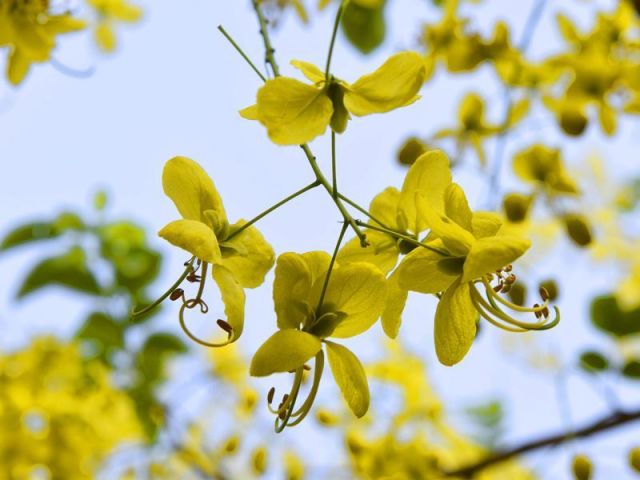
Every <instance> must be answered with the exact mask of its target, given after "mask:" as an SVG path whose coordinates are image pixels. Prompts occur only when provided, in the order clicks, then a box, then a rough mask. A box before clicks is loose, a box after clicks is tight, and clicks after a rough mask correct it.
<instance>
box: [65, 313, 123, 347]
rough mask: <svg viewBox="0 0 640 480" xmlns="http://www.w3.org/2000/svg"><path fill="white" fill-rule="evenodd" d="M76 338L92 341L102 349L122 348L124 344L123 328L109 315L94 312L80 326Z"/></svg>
mask: <svg viewBox="0 0 640 480" xmlns="http://www.w3.org/2000/svg"><path fill="white" fill-rule="evenodd" d="M76 338H79V339H81V340H91V341H94V342H96V343H98V344H99V345H100V346H101V347H102V350H106V349H109V348H122V347H123V346H124V328H123V326H122V324H120V323H118V322H116V321H115V320H114V319H113V317H111V316H110V315H107V314H106V313H102V312H94V313H92V314H91V315H89V317H88V318H87V319H86V320H85V322H84V324H83V325H82V327H80V329H79V330H78V332H77V333H76Z"/></svg>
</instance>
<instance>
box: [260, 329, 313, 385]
mask: <svg viewBox="0 0 640 480" xmlns="http://www.w3.org/2000/svg"><path fill="white" fill-rule="evenodd" d="M320 348H322V343H321V342H320V339H319V338H316V337H314V336H313V335H311V334H309V333H306V332H301V331H300V330H294V329H292V328H287V329H285V330H280V331H278V332H276V333H274V334H273V335H272V336H271V337H269V338H268V339H267V341H266V342H264V343H263V344H262V345H261V346H260V348H259V349H258V351H257V352H256V353H255V355H254V356H253V359H252V360H251V369H250V373H251V375H252V376H254V377H266V376H267V375H271V374H272V373H278V372H289V371H291V370H295V369H296V368H299V367H301V366H302V365H304V363H305V362H306V361H307V360H309V359H310V358H312V357H314V356H315V354H316V353H318V352H319V351H320Z"/></svg>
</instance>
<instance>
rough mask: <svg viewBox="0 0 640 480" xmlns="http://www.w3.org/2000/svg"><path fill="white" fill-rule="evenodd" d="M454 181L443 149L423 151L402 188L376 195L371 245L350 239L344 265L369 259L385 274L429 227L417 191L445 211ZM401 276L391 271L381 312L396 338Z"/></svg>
mask: <svg viewBox="0 0 640 480" xmlns="http://www.w3.org/2000/svg"><path fill="white" fill-rule="evenodd" d="M450 184H451V169H450V166H449V159H448V158H447V156H446V154H445V153H444V152H442V151H440V150H432V151H429V152H426V153H424V154H423V155H421V156H420V157H419V158H418V159H417V160H416V161H415V162H414V164H413V165H412V166H411V168H410V169H409V171H408V172H407V175H406V177H405V180H404V183H403V185H402V189H401V190H400V191H398V190H397V189H396V188H394V187H389V188H387V189H386V190H385V191H383V192H382V193H380V194H379V195H377V196H376V197H375V198H374V199H373V201H372V202H371V205H370V210H369V213H370V214H371V220H370V221H369V225H370V227H371V228H369V229H367V230H366V233H367V239H368V241H369V243H370V246H369V247H367V248H362V247H361V245H360V242H359V241H358V239H357V238H355V239H352V240H351V241H349V242H347V243H346V244H345V246H344V247H342V249H341V250H340V252H339V253H338V262H339V263H340V264H342V265H344V264H347V263H352V262H369V263H372V264H374V265H376V266H377V267H378V268H379V269H380V270H381V271H382V272H383V273H384V274H385V275H386V274H388V273H389V272H390V271H391V270H393V268H394V267H395V265H396V264H397V262H398V258H399V256H400V255H404V254H407V253H409V252H410V251H411V250H412V249H414V248H416V246H417V243H412V242H410V241H409V240H410V239H413V240H414V241H417V240H418V239H419V235H420V234H421V233H423V232H424V231H425V230H427V229H428V228H429V225H428V223H427V222H426V220H425V218H424V217H423V216H422V215H421V214H420V211H419V210H418V208H417V204H416V194H417V193H421V194H422V195H424V196H425V198H427V199H428V201H429V203H430V204H431V205H432V206H433V208H435V209H437V210H439V211H444V200H443V199H444V192H445V190H446V189H447V187H448V186H449V185H450ZM380 226H382V227H385V228H386V229H388V230H392V231H394V232H397V233H400V234H403V235H404V236H405V237H407V239H401V240H398V237H397V236H394V235H392V234H391V233H385V232H380V231H378V230H375V229H374V228H376V227H380ZM397 280H398V276H397V275H395V274H392V275H391V276H390V277H389V280H388V291H387V305H386V307H385V310H384V312H383V314H382V328H383V329H384V331H385V333H386V334H387V335H388V336H389V337H391V338H395V337H396V336H397V334H398V330H399V328H400V317H401V314H402V311H403V309H404V305H405V302H406V300H407V294H408V291H407V290H406V289H402V288H400V286H399V285H398V281H397Z"/></svg>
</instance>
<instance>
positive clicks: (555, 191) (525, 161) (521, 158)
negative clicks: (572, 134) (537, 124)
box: [513, 144, 580, 195]
mask: <svg viewBox="0 0 640 480" xmlns="http://www.w3.org/2000/svg"><path fill="white" fill-rule="evenodd" d="M513 171H514V172H515V174H516V175H517V176H518V177H520V179H522V180H524V181H526V182H529V183H533V184H537V185H539V186H541V187H543V188H544V189H545V191H546V192H547V193H548V194H549V195H575V194H577V193H579V191H580V190H579V189H578V186H577V185H576V183H575V181H574V180H573V179H572V178H571V176H570V175H569V172H567V169H566V168H565V166H564V164H563V162H562V157H561V154H560V150H558V149H554V148H549V147H547V146H545V145H541V144H535V145H532V146H531V147H528V148H526V149H524V150H522V151H520V152H518V153H516V155H515V156H514V157H513Z"/></svg>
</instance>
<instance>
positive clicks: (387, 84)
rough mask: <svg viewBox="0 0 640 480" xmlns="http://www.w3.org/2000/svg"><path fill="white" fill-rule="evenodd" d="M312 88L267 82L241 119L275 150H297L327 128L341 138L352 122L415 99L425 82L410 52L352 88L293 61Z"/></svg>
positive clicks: (288, 80)
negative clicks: (257, 127) (258, 127)
mask: <svg viewBox="0 0 640 480" xmlns="http://www.w3.org/2000/svg"><path fill="white" fill-rule="evenodd" d="M291 63H292V65H293V66H294V67H296V68H298V69H299V70H300V71H301V72H302V73H303V74H304V76H305V77H307V79H309V80H310V81H311V82H313V84H312V85H309V84H307V83H303V82H300V81H299V80H295V79H293V78H289V77H278V78H275V79H272V80H268V81H267V82H266V83H265V85H264V86H263V87H262V88H260V90H258V94H257V100H256V104H255V105H253V106H251V107H248V108H245V109H244V110H242V111H241V112H240V114H241V115H242V116H243V117H244V118H246V119H249V120H258V121H260V123H262V125H264V126H265V127H266V128H267V133H268V135H269V138H270V139H271V140H272V141H273V142H274V143H277V144H279V145H298V144H303V143H306V142H309V141H311V140H313V139H314V138H315V137H317V136H319V135H322V134H323V133H324V132H325V130H326V128H327V127H328V126H329V125H331V128H332V129H333V130H334V131H335V132H337V133H342V132H344V131H345V129H346V128H347V123H348V121H349V119H350V118H351V115H350V114H353V115H356V116H364V115H370V114H372V113H384V112H388V111H390V110H394V109H396V108H400V107H404V106H407V105H410V104H411V103H413V102H415V101H416V100H417V99H418V96H417V94H418V91H419V90H420V87H421V86H422V83H423V81H424V76H425V69H424V61H423V59H422V57H421V56H420V55H419V54H417V53H415V52H402V53H398V54H396V55H393V56H392V57H390V58H389V59H388V60H387V61H386V62H385V63H384V64H383V65H382V66H381V67H380V68H378V69H377V70H376V71H375V72H373V73H371V74H368V75H364V76H363V77H361V78H359V79H358V80H357V81H356V82H354V83H353V84H349V83H346V82H344V81H342V80H338V79H336V78H335V77H333V76H330V77H329V78H326V76H325V74H324V72H322V71H321V70H320V69H319V68H317V67H316V66H314V65H312V64H310V63H307V62H301V61H293V62H291Z"/></svg>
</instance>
